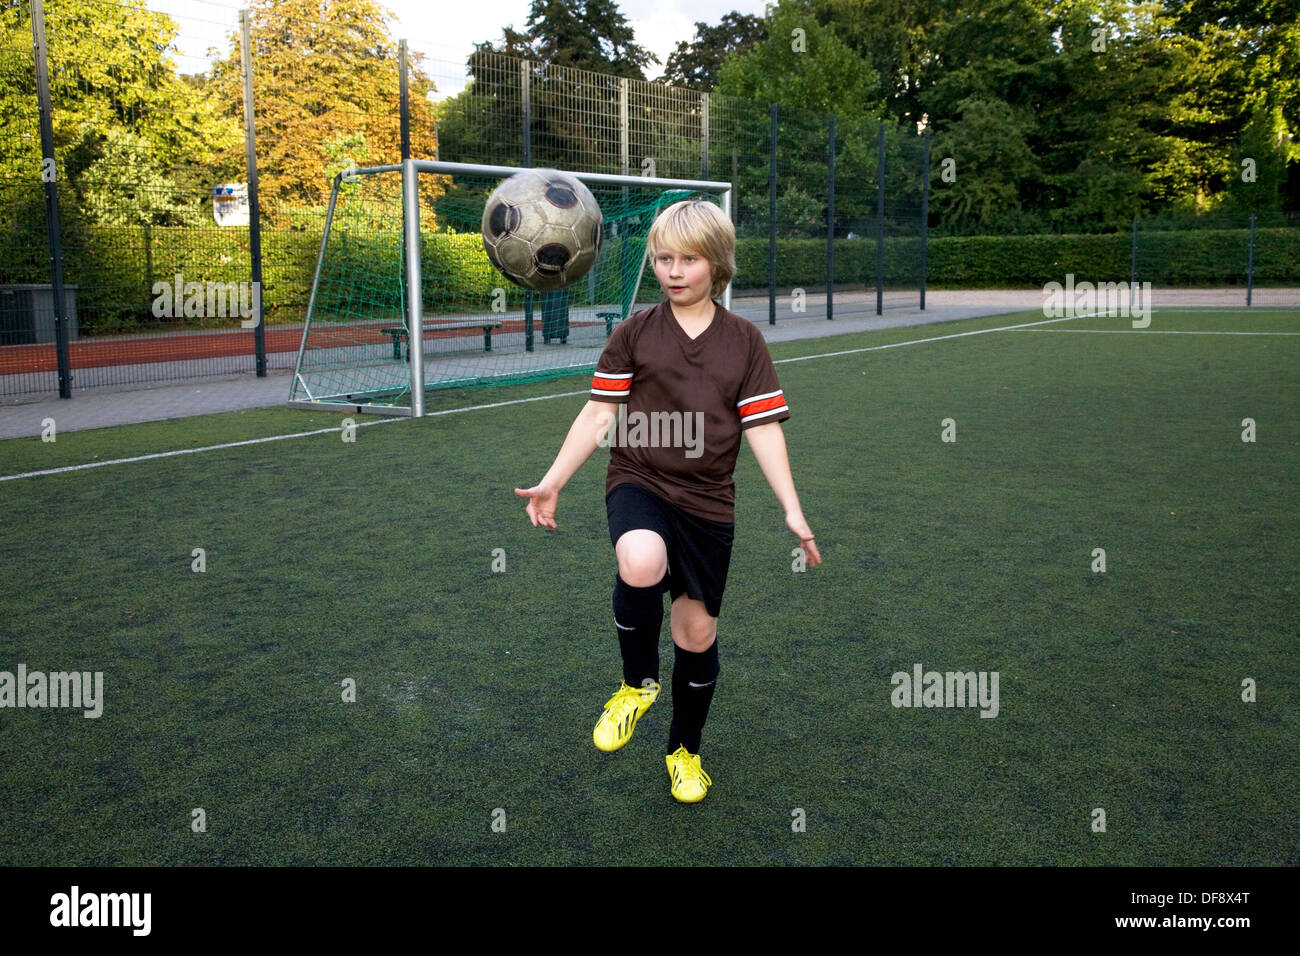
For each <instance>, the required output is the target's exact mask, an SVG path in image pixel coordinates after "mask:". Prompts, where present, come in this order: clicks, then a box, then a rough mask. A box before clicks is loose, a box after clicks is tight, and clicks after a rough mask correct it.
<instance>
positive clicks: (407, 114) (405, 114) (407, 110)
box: [397, 40, 411, 159]
mask: <svg viewBox="0 0 1300 956" xmlns="http://www.w3.org/2000/svg"><path fill="white" fill-rule="evenodd" d="M397 56H398V59H399V62H400V65H399V66H398V68H397V81H398V89H399V93H398V96H399V99H400V101H401V104H402V107H401V108H402V159H410V158H411V93H410V87H409V86H408V85H407V84H408V78H407V66H406V41H405V40H398V41H397Z"/></svg>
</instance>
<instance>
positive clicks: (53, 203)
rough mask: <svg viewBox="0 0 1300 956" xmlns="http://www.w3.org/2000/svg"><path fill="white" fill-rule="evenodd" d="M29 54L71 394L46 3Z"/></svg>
mask: <svg viewBox="0 0 1300 956" xmlns="http://www.w3.org/2000/svg"><path fill="white" fill-rule="evenodd" d="M32 54H33V57H34V59H35V65H36V100H37V103H38V104H39V107H40V113H41V158H42V165H43V166H44V167H48V169H49V171H50V173H51V175H45V174H44V173H45V169H42V175H41V179H43V180H44V181H45V228H46V233H47V236H48V240H49V244H50V287H51V292H52V293H53V295H54V342H55V346H54V348H55V353H56V354H57V356H58V362H59V398H71V397H72V362H71V360H70V359H69V356H68V316H67V312H66V311H65V310H64V309H65V302H66V300H65V299H64V295H63V293H64V288H63V239H62V236H61V235H60V233H61V227H60V225H59V184H58V182H56V178H57V176H58V165H57V164H56V163H55V162H54V114H53V113H52V112H51V108H50V73H49V66H48V65H47V63H46V57H47V56H48V55H49V47H48V46H46V43H45V3H44V0H32Z"/></svg>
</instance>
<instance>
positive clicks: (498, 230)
mask: <svg viewBox="0 0 1300 956" xmlns="http://www.w3.org/2000/svg"><path fill="white" fill-rule="evenodd" d="M603 221H604V217H603V216H602V215H601V212H600V206H598V205H597V204H596V197H595V196H593V195H592V194H591V190H589V189H588V188H587V187H586V186H584V185H583V184H582V183H581V182H579V181H578V180H577V179H576V178H574V177H573V176H570V175H569V174H568V173H562V172H559V171H558V170H555V169H528V170H525V171H523V172H521V173H516V174H515V175H513V176H511V177H510V178H509V179H507V180H505V182H503V183H501V185H499V186H497V188H496V189H495V190H493V192H492V195H491V196H489V197H488V201H487V205H486V206H485V207H484V208H483V245H484V247H485V248H486V249H487V254H488V258H489V259H491V260H492V264H493V265H494V266H496V267H497V269H499V270H500V271H501V273H502V274H503V275H504V276H505V277H506V278H507V279H509V280H510V281H512V282H514V283H516V284H518V285H521V286H523V287H524V288H526V289H538V290H542V291H545V290H547V289H559V288H562V287H564V286H566V285H569V284H570V283H572V282H576V281H577V280H578V279H581V278H582V277H583V276H584V275H586V274H587V270H588V269H590V268H591V266H592V263H594V262H595V261H596V254H597V253H598V252H599V251H600V238H601V225H602V223H603Z"/></svg>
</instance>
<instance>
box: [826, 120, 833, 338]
mask: <svg viewBox="0 0 1300 956" xmlns="http://www.w3.org/2000/svg"><path fill="white" fill-rule="evenodd" d="M826 138H827V149H826V318H827V319H828V320H830V319H834V318H835V114H834V113H832V114H830V122H829V124H828V125H827V128H826Z"/></svg>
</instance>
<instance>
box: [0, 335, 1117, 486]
mask: <svg viewBox="0 0 1300 956" xmlns="http://www.w3.org/2000/svg"><path fill="white" fill-rule="evenodd" d="M1100 314H1101V313H1099V312H1090V313H1088V314H1087V315H1067V316H1065V317H1064V318H1059V319H1043V320H1041V321H1038V322H1024V323H1021V324H1019V325H1003V326H999V327H997V328H994V329H975V330H973V331H971V332H954V333H952V334H951V335H935V336H931V337H929V338H924V339H909V340H908V341H906V342H890V343H889V344H887V345H869V346H864V347H863V348H860V349H845V350H843V351H840V352H823V353H822V354H820V355H800V356H797V357H795V358H786V359H776V360H774V361H773V364H774V365H782V364H784V363H786V362H803V361H807V360H808V359H818V358H834V357H835V356H838V355H854V354H856V353H858V352H878V351H880V350H881V349H894V348H899V347H900V346H904V345H923V344H925V343H927V342H942V341H943V340H944V339H960V338H964V337H965V336H968V335H984V334H986V333H988V332H1008V331H1012V330H1015V329H1023V328H1027V327H1028V326H1033V325H1048V324H1051V323H1053V322H1069V321H1072V320H1074V319H1090V318H1095V317H1096V316H1098V315H1100ZM590 393H591V390H590V389H585V388H584V389H582V390H581V391H577V392H558V393H556V394H554V395H537V396H535V397H533V398H515V399H511V400H510V401H505V402H490V403H488V404H486V405H470V406H467V407H465V408H445V409H442V410H441V411H436V412H426V413H425V416H424V417H425V418H433V417H434V416H436V415H457V414H460V413H461V412H477V411H482V410H484V409H488V408H503V407H505V406H507V405H520V404H523V403H524V402H544V401H547V400H549V399H552V398H571V397H573V396H574V395H589V394H590ZM324 410H325V409H322V411H324ZM408 420H409V419H407V418H406V417H405V416H401V417H394V418H378V419H375V420H373V421H363V422H357V425H356V427H358V428H364V427H366V426H367V425H383V424H385V423H387V422H398V421H408ZM342 430H343V428H342V426H340V427H338V428H317V429H315V430H314V431H309V432H294V433H293V434H291V435H271V436H270V437H268V438H250V439H247V440H246V441H235V442H227V443H225V444H222V445H204V446H202V447H200V448H180V449H177V450H176V451H160V452H154V453H153V454H150V455H136V456H134V457H132V458H111V459H109V460H107V461H92V462H87V463H86V464H84V465H65V466H63V467H62V468H45V469H43V470H41V471H26V472H23V473H21V474H17V475H0V481H15V480H16V479H18V478H39V477H42V476H44V475H58V474H62V473H64V472H69V471H82V470H84V469H86V468H103V467H106V466H107V465H125V464H129V463H130V462H134V461H149V460H151V459H154V458H173V457H175V456H177V455H197V454H198V453H199V452H205V451H221V450H222V449H226V448H240V447H243V446H245V445H261V444H264V443H266V442H272V441H285V440H287V439H290V438H309V437H311V436H312V435H328V434H331V433H334V432H341V431H342Z"/></svg>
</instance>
